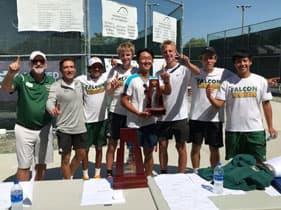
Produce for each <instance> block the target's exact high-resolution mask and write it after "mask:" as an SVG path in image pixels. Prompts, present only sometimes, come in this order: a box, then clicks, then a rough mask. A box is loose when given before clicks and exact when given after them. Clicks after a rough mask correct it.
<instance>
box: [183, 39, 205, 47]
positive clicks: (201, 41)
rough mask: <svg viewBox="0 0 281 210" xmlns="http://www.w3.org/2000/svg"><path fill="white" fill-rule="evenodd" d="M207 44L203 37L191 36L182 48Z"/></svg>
mask: <svg viewBox="0 0 281 210" xmlns="http://www.w3.org/2000/svg"><path fill="white" fill-rule="evenodd" d="M206 46H208V44H207V42H206V40H205V39H204V38H199V39H197V38H191V39H190V40H189V41H188V42H187V43H185V45H184V47H183V48H189V47H206Z"/></svg>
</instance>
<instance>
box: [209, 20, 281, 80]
mask: <svg viewBox="0 0 281 210" xmlns="http://www.w3.org/2000/svg"><path fill="white" fill-rule="evenodd" d="M208 42H209V45H210V46H212V47H214V48H215V49H216V51H217V53H218V57H219V59H218V65H220V66H223V67H226V68H229V69H233V68H234V67H233V64H232V61H231V55H232V54H233V53H234V51H235V50H237V49H247V50H249V51H250V52H251V53H252V54H253V65H252V67H251V71H252V72H255V73H257V74H260V75H262V76H264V77H279V76H280V75H281V54H280V53H281V18H278V19H274V20H270V21H265V22H262V23H258V24H253V25H248V26H245V27H244V28H243V30H242V28H241V27H240V28H234V29H229V30H225V31H221V32H217V33H212V34H208Z"/></svg>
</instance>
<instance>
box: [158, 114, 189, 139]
mask: <svg viewBox="0 0 281 210" xmlns="http://www.w3.org/2000/svg"><path fill="white" fill-rule="evenodd" d="M173 135H174V136H175V139H176V142H177V143H184V142H186V141H187V139H188V137H189V126H188V121H187V119H183V120H176V121H158V122H157V136H158V139H159V141H161V140H168V139H172V138H173Z"/></svg>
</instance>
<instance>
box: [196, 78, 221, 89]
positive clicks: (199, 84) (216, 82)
mask: <svg viewBox="0 0 281 210" xmlns="http://www.w3.org/2000/svg"><path fill="white" fill-rule="evenodd" d="M196 81H197V87H198V88H204V89H206V88H207V86H208V85H209V84H211V85H212V88H214V89H219V87H220V85H221V80H218V79H206V78H204V79H199V78H198V79H196Z"/></svg>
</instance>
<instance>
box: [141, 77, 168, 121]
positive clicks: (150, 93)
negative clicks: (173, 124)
mask: <svg viewBox="0 0 281 210" xmlns="http://www.w3.org/2000/svg"><path fill="white" fill-rule="evenodd" d="M144 111H147V112H149V113H151V114H152V115H154V116H159V115H164V114H165V112H166V110H165V107H164V105H163V96H162V93H161V89H160V85H159V80H158V79H150V80H149V87H148V90H147V91H146V108H145V110H144Z"/></svg>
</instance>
